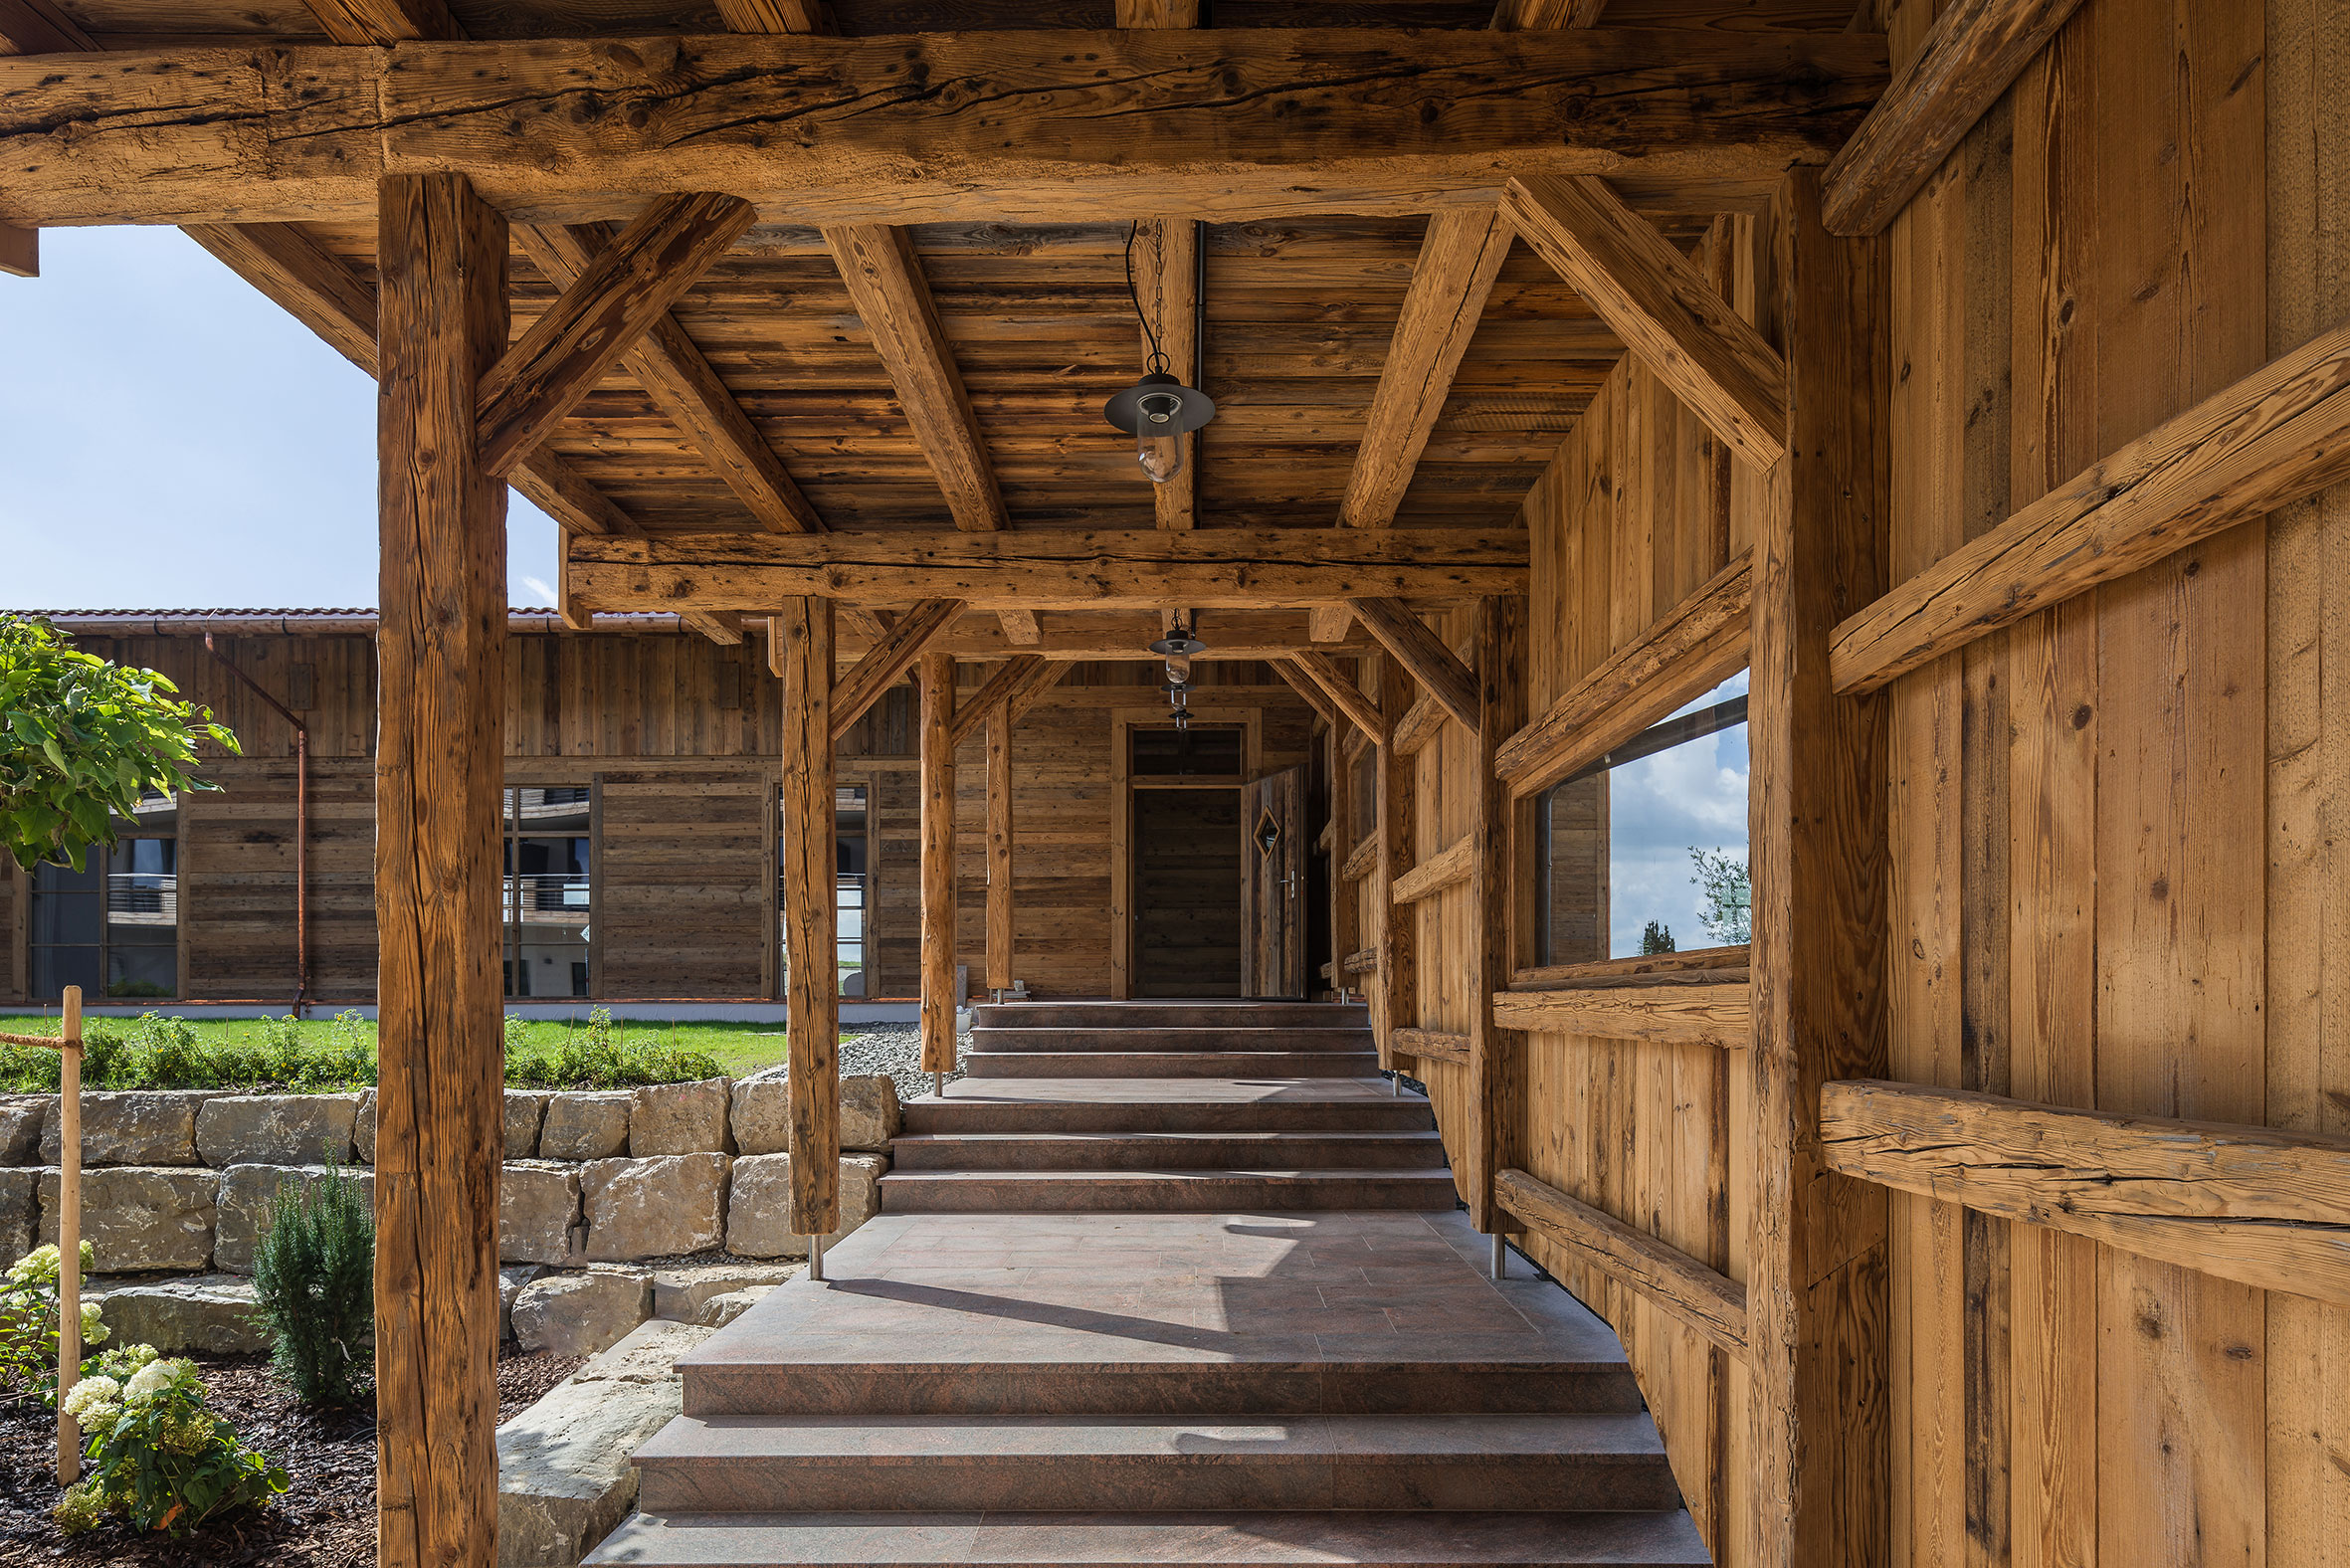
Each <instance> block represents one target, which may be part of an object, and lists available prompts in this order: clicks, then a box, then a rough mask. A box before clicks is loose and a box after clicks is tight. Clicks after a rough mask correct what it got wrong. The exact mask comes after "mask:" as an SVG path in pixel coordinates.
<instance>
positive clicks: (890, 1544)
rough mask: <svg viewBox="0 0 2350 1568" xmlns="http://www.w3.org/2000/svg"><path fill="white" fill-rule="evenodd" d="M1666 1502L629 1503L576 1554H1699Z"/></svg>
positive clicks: (1464, 1559) (1573, 1558)
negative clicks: (1062, 1506) (1282, 1505)
mask: <svg viewBox="0 0 2350 1568" xmlns="http://www.w3.org/2000/svg"><path fill="white" fill-rule="evenodd" d="M1710 1561H1711V1559H1710V1558H1709V1557H1708V1556H1707V1555H1706V1553H1705V1548H1704V1545H1703V1543H1702V1542H1701V1541H1700V1540H1699V1539H1698V1536H1697V1531H1696V1526H1695V1525H1694V1524H1693V1523H1692V1522H1691V1520H1690V1518H1689V1516H1688V1514H1687V1513H1686V1512H1684V1511H1681V1510H1678V1509H1670V1510H1658V1511H1655V1512H1640V1513H1599V1512H1594V1513H1437V1512H1387V1511H1372V1510H1317V1509H1298V1510H1288V1511H1257V1512H1205V1511H1200V1512H1166V1513H1010V1512H1005V1513H939V1514H915V1513H806V1514H671V1515H667V1516H655V1515H647V1514H638V1515H636V1516H634V1517H632V1518H630V1519H628V1520H626V1521H625V1522H624V1523H623V1524H622V1525H621V1527H620V1528H619V1529H618V1530H617V1531H615V1532H614V1533H613V1534H612V1535H611V1536H610V1537H609V1538H608V1539H607V1540H606V1541H605V1543H604V1544H603V1545H602V1546H601V1547H599V1548H597V1550H596V1551H595V1553H594V1554H593V1555H591V1556H590V1557H589V1558H588V1559H587V1564H589V1565H603V1564H620V1563H626V1564H630V1565H632V1568H747V1565H754V1564H800V1563H808V1564H842V1565H847V1564H863V1565H869V1568H891V1565H900V1564H902V1565H905V1568H914V1565H917V1564H920V1565H928V1564H945V1563H988V1564H999V1565H1011V1564H1032V1563H1033V1564H1043V1563H1053V1564H1069V1565H1077V1568H1083V1565H1092V1564H1098V1565H1101V1568H1110V1565H1112V1564H1117V1565H1124V1564H1148V1563H1203V1562H1213V1563H1219V1564H1225V1565H1227V1568H1251V1565H1262V1568H1290V1565H1306V1564H1312V1565H1322V1564H1346V1563H1353V1564H1365V1565H1369V1564H1393V1565H1396V1568H1406V1565H1432V1568H1433V1565H1439V1564H1450V1565H1471V1564H1475V1565H1483V1564H1529V1565H1530V1564H1553V1563H1555V1564H1586V1563H1587V1564H1609V1565H1613V1568H1683V1565H1692V1568H1693V1565H1697V1564H1703V1563H1708V1562H1710Z"/></svg>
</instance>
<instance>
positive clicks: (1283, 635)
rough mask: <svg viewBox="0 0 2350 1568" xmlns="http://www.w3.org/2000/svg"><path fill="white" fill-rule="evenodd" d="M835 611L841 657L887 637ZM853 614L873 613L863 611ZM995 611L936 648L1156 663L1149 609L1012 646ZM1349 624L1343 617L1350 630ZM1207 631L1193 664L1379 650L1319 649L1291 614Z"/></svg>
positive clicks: (1069, 625)
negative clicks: (1209, 635)
mask: <svg viewBox="0 0 2350 1568" xmlns="http://www.w3.org/2000/svg"><path fill="white" fill-rule="evenodd" d="M840 613H841V616H842V620H843V625H842V630H841V641H840V644H839V646H838V651H839V652H840V654H841V656H842V657H843V658H850V657H852V656H855V655H859V654H862V653H864V652H865V651H866V650H867V649H868V648H870V647H871V646H872V645H873V644H875V643H877V642H880V641H881V640H882V639H883V638H885V637H887V636H888V635H889V634H888V630H887V628H885V627H882V626H881V625H879V623H874V624H872V625H870V626H866V627H861V628H859V629H858V630H857V631H855V632H852V631H851V630H850V629H849V627H848V625H847V621H848V617H849V616H850V615H851V614H852V613H853V610H852V607H851V606H848V605H843V606H842V607H841V612H840ZM854 613H856V614H858V615H861V616H871V614H872V612H871V611H862V610H860V611H855V612H854ZM1002 613H1004V612H1000V611H999V612H989V611H975V612H972V613H970V614H967V615H965V616H964V617H963V618H962V619H961V620H960V621H957V622H956V623H955V624H954V626H953V627H952V628H950V629H949V630H948V631H947V633H946V634H945V636H944V637H943V638H941V639H940V641H939V642H938V643H937V645H936V647H937V649H938V651H939V652H941V653H948V654H952V655H954V656H955V658H956V659H958V660H960V661H963V662H965V663H969V662H972V661H979V662H986V661H991V660H998V659H1010V658H1014V657H1016V656H1018V655H1021V654H1036V655H1038V656H1040V657H1042V658H1045V659H1063V660H1070V659H1075V660H1096V659H1116V660H1128V661H1132V662H1134V663H1138V664H1139V663H1143V662H1145V661H1148V662H1151V663H1156V662H1158V660H1159V658H1160V656H1159V655H1157V654H1154V653H1152V652H1151V651H1150V644H1151V642H1152V641H1153V640H1154V639H1156V638H1157V637H1159V636H1160V635H1161V633H1162V631H1163V630H1164V628H1163V627H1162V625H1161V621H1160V616H1159V614H1158V613H1157V612H1156V611H1151V610H1102V611H1096V612H1095V613H1093V614H1090V615H1086V616H1083V617H1079V618H1075V619H1073V618H1070V617H1066V616H1065V617H1062V618H1061V619H1060V620H1059V621H1058V622H1041V623H1039V625H1038V628H1037V640H1036V641H1035V642H1033V643H1019V642H1014V641H1013V640H1012V639H1011V638H1009V637H1007V636H1005V635H1004V631H1003V628H1002V626H1001V624H1000V622H999V620H998V617H999V616H1000V615H1001V614H1002ZM1033 613H1034V612H1031V614H1032V615H1033ZM1352 621H1353V617H1352V616H1351V615H1349V616H1348V622H1349V624H1350V625H1351V624H1352ZM1212 630H1213V632H1214V637H1215V640H1214V642H1212V643H1211V644H1210V645H1209V647H1208V650H1207V652H1205V653H1201V654H1194V655H1193V656H1192V662H1193V663H1194V664H1203V663H1206V664H1213V663H1218V662H1224V663H1231V662H1236V661H1237V662H1241V663H1250V664H1254V663H1261V662H1267V661H1272V660H1277V659H1285V658H1287V657H1288V655H1289V653H1290V651H1291V650H1293V649H1298V648H1313V649H1314V650H1315V651H1316V652H1318V653H1324V654H1328V655H1330V656H1331V657H1332V658H1334V659H1335V658H1354V657H1356V656H1358V655H1362V654H1372V653H1377V652H1378V651H1379V645H1378V644H1377V643H1374V642H1372V641H1371V639H1370V637H1369V636H1368V635H1354V636H1350V637H1348V638H1347V639H1346V640H1344V641H1342V642H1339V643H1319V642H1317V641H1316V640H1315V639H1314V638H1313V637H1312V636H1311V635H1310V633H1309V630H1308V628H1307V624H1306V616H1305V614H1304V613H1303V612H1301V611H1297V610H1228V611H1226V612H1224V613H1223V614H1221V615H1218V616H1217V617H1216V621H1215V625H1214V627H1213V628H1212Z"/></svg>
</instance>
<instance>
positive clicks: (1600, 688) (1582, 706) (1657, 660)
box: [1493, 551, 1754, 799]
mask: <svg viewBox="0 0 2350 1568" xmlns="http://www.w3.org/2000/svg"><path fill="white" fill-rule="evenodd" d="M1753 603H1754V557H1753V553H1752V552H1751V551H1747V552H1744V553H1741V554H1740V555H1739V556H1738V558H1737V559H1736V560H1734V561H1732V562H1730V564H1729V565H1728V566H1726V567H1724V568H1723V569H1722V570H1721V571H1719V572H1716V573H1715V574H1714V576H1713V578H1712V579H1711V580H1710V581H1709V582H1707V583H1706V584H1705V586H1704V587H1702V588H1699V589H1698V590H1697V591H1696V592H1694V593H1692V594H1690V595H1689V596H1688V597H1687V598H1685V599H1683V600H1682V601H1681V602H1680V603H1679V604H1677V605H1675V606H1673V607H1672V609H1671V610H1670V611H1668V612H1667V613H1666V614H1665V618H1664V619H1663V620H1660V621H1659V622H1657V623H1656V624H1655V625H1654V626H1652V627H1650V628H1649V629H1648V630H1647V631H1646V632H1643V633H1642V634H1641V635H1640V637H1639V638H1637V639H1636V640H1634V641H1633V642H1630V643H1627V644H1626V645H1625V646H1624V647H1622V648H1620V649H1618V650H1616V652H1615V653H1613V654H1611V655H1609V656H1608V658H1607V659H1606V660H1605V661H1604V662H1602V663H1601V664H1600V665H1599V667H1598V668H1597V669H1595V670H1593V671H1591V672H1590V673H1589V674H1588V675H1586V676H1584V677H1583V679H1582V680H1580V681H1578V682H1576V683H1575V684H1574V685H1573V686H1569V687H1568V688H1567V689H1566V690H1565V691H1564V692H1562V693H1561V694H1560V696H1559V699H1558V700H1557V701H1555V702H1553V703H1551V704H1550V708H1549V711H1547V712H1545V713H1544V714H1543V715H1542V716H1541V717H1540V718H1538V719H1536V720H1535V721H1534V722H1533V723H1531V724H1528V725H1527V726H1526V727H1525V728H1524V729H1521V730H1519V731H1518V732H1517V733H1516V734H1514V735H1512V736H1510V737H1509V739H1508V740H1507V741H1505V742H1503V744H1502V746H1501V748H1500V749H1499V750H1498V751H1496V752H1495V753H1494V756H1493V766H1494V769H1495V771H1496V772H1497V773H1498V774H1499V775H1500V776H1501V778H1502V779H1504V780H1506V781H1507V782H1508V784H1509V792H1510V794H1512V795H1513V796H1516V797H1518V798H1519V799H1523V798H1524V797H1526V796H1528V795H1534V794H1539V793H1540V792H1541V791H1543V790H1546V789H1548V788H1550V786H1551V785H1553V784H1556V783H1557V782H1558V781H1559V780H1561V779H1563V778H1565V777H1567V776H1568V775H1569V774H1571V773H1574V772H1576V771H1578V770H1579V769H1582V768H1586V767H1589V766H1590V765H1591V764H1592V763H1594V762H1597V761H1598V760H1599V759H1600V758H1602V757H1604V756H1606V755H1607V754H1608V753H1609V752H1610V751H1613V750H1614V749H1615V748H1616V747H1618V746H1620V745H1622V744H1624V742H1626V741H1627V740H1630V739H1631V738H1632V737H1633V736H1635V735H1637V734H1639V733H1640V732H1641V731H1642V730H1644V729H1646V728H1648V727H1649V726H1650V725H1651V724H1653V723H1655V722H1656V721H1657V720H1659V719H1661V718H1663V717H1664V716H1665V714H1667V713H1669V712H1671V711H1672V710H1673V709H1674V708H1676V707H1679V706H1681V705H1682V704H1684V703H1686V702H1689V701H1691V700H1692V699H1694V698H1696V697H1700V696H1703V695H1704V694H1705V693H1706V692H1708V691H1710V690H1712V689H1713V688H1714V687H1715V686H1720V685H1721V684H1722V683H1723V682H1724V681H1727V680H1728V679H1729V678H1730V677H1731V676H1734V675H1736V674H1737V673H1738V670H1739V667H1740V666H1742V665H1744V664H1745V663H1746V651H1747V642H1748V637H1749V634H1750V632H1751V626H1750V621H1751V611H1752V607H1753Z"/></svg>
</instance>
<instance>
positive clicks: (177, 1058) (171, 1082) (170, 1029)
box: [126, 1013, 217, 1088]
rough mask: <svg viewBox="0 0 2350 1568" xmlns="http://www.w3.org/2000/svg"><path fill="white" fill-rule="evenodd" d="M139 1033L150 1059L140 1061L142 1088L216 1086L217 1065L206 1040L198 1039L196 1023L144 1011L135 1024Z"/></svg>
mask: <svg viewBox="0 0 2350 1568" xmlns="http://www.w3.org/2000/svg"><path fill="white" fill-rule="evenodd" d="M134 1030H135V1035H134V1038H135V1039H136V1040H137V1042H138V1044H139V1046H140V1048H141V1050H142V1054H143V1055H144V1056H145V1058H146V1060H145V1061H144V1062H143V1063H141V1064H140V1066H139V1069H138V1078H140V1081H139V1082H138V1083H137V1084H136V1085H126V1086H136V1087H139V1088H162V1087H165V1086H172V1087H187V1088H213V1087H216V1086H217V1085H216V1084H215V1082H214V1081H213V1078H214V1075H213V1066H214V1064H212V1063H211V1062H209V1061H207V1060H206V1055H207V1054H206V1052H205V1050H204V1047H203V1044H202V1043H201V1042H200V1041H199V1040H198V1039H197V1036H196V1026H195V1025H193V1024H191V1023H189V1022H188V1021H187V1020H186V1019H184V1018H166V1017H164V1016H163V1015H162V1014H161V1013H141V1014H140V1015H139V1016H138V1023H137V1024H136V1025H135V1026H134Z"/></svg>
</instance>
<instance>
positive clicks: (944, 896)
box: [922, 654, 955, 1073]
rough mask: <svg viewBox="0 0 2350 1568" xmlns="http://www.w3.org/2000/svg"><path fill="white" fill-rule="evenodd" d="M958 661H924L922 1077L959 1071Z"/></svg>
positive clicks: (936, 657) (932, 657) (927, 657)
mask: <svg viewBox="0 0 2350 1568" xmlns="http://www.w3.org/2000/svg"><path fill="white" fill-rule="evenodd" d="M954 717H955V659H954V655H952V654H924V655H923V656H922V1071H923V1072H925V1073H952V1072H953V1071H954V1069H955V743H954V738H953V736H952V735H950V734H949V733H948V730H949V729H950V727H951V726H952V725H953V723H954Z"/></svg>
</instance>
